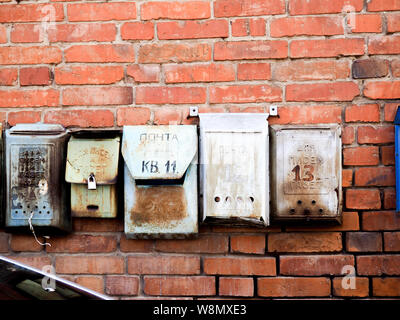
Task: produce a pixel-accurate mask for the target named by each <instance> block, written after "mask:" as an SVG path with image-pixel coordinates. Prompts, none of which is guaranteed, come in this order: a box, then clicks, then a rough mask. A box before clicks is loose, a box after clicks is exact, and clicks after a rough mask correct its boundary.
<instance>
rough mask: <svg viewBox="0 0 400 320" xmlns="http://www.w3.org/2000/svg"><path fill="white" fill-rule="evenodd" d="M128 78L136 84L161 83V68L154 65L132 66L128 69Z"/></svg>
mask: <svg viewBox="0 0 400 320" xmlns="http://www.w3.org/2000/svg"><path fill="white" fill-rule="evenodd" d="M126 74H127V76H129V77H131V78H132V79H133V80H134V82H138V83H149V82H159V81H160V66H159V65H152V64H144V65H142V64H132V65H129V66H128V67H127V68H126Z"/></svg>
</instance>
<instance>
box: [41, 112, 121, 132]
mask: <svg viewBox="0 0 400 320" xmlns="http://www.w3.org/2000/svg"><path fill="white" fill-rule="evenodd" d="M44 122H45V123H59V124H62V125H63V126H64V127H71V126H74V127H75V126H76V127H84V128H87V127H112V126H114V114H113V113H112V112H111V111H110V110H104V109H97V110H96V109H90V110H88V109H80V110H79V109H78V110H76V109H75V110H72V109H67V110H51V111H47V112H46V113H45V115H44Z"/></svg>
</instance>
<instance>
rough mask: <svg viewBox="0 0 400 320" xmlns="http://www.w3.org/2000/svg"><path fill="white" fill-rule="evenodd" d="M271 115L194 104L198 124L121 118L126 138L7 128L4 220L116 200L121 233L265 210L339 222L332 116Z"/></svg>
mask: <svg viewBox="0 0 400 320" xmlns="http://www.w3.org/2000/svg"><path fill="white" fill-rule="evenodd" d="M267 119H268V114H201V115H200V122H199V132H198V127H197V125H165V126H161V125H160V126H125V127H123V130H122V137H121V132H116V131H113V130H111V131H104V130H103V131H102V132H95V131H92V132H91V131H88V130H75V131H74V130H72V131H71V130H69V131H67V130H66V129H64V128H63V127H62V126H60V125H57V124H42V123H37V124H18V125H16V126H14V127H12V128H11V129H7V130H5V136H4V147H5V149H4V155H5V162H4V163H5V168H4V170H3V171H4V172H3V174H4V176H5V179H4V178H3V179H4V180H5V181H6V185H5V186H4V188H5V191H4V194H6V205H5V215H4V216H5V219H4V220H5V221H4V223H5V227H6V228H7V230H11V231H12V230H26V229H27V228H28V227H29V226H31V227H32V226H34V227H35V228H38V229H39V228H41V229H45V230H46V231H47V232H48V231H52V230H54V229H55V230H64V231H69V230H70V229H71V216H76V217H97V218H100V217H101V218H112V217H116V216H117V212H118V211H119V209H120V208H122V209H121V210H122V211H123V212H124V224H125V233H126V235H127V237H128V238H146V237H164V238H169V237H181V236H182V237H184V236H188V235H191V234H195V233H197V232H198V223H199V220H200V221H201V222H208V221H209V222H218V223H234V222H239V223H242V222H245V223H248V224H254V225H262V226H267V225H269V224H270V213H271V220H276V221H339V222H340V217H341V139H340V126H338V125H317V126H293V125H289V126H268V121H267ZM121 138H122V140H121ZM120 153H121V154H122V157H120ZM122 168H123V169H122ZM120 169H121V170H120ZM122 171H123V175H122V174H119V173H120V172H122ZM198 176H199V179H198ZM121 182H122V183H121ZM118 198H119V200H120V201H119V200H118ZM122 198H123V201H122ZM122 202H123V204H122V205H120V203H122ZM199 212H200V213H201V215H200V218H199V214H198V213H199Z"/></svg>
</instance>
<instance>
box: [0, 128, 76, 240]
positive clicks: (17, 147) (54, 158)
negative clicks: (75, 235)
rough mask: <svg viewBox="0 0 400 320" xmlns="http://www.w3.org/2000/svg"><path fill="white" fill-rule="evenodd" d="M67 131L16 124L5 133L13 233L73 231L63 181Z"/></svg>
mask: <svg viewBox="0 0 400 320" xmlns="http://www.w3.org/2000/svg"><path fill="white" fill-rule="evenodd" d="M68 136H69V135H68V133H67V132H66V130H65V129H64V128H63V127H62V126H61V125H58V124H43V123H35V124H17V125H16V126H14V127H12V128H11V129H8V130H6V134H5V158H6V221H5V226H6V228H8V229H9V230H10V231H13V230H16V231H29V230H31V231H32V228H33V227H35V230H36V229H37V230H42V231H45V232H48V233H51V232H54V231H70V230H71V215H70V212H69V211H68V209H67V195H68V190H67V188H66V184H65V181H64V172H65V155H66V142H67V139H68Z"/></svg>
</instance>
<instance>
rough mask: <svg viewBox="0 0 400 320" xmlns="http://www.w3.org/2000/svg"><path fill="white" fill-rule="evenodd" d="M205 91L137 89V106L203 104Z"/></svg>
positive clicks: (169, 88)
mask: <svg viewBox="0 0 400 320" xmlns="http://www.w3.org/2000/svg"><path fill="white" fill-rule="evenodd" d="M205 102H206V90H205V88H200V87H138V88H136V103H137V104H147V103H149V104H166V103H173V104H184V103H205Z"/></svg>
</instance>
